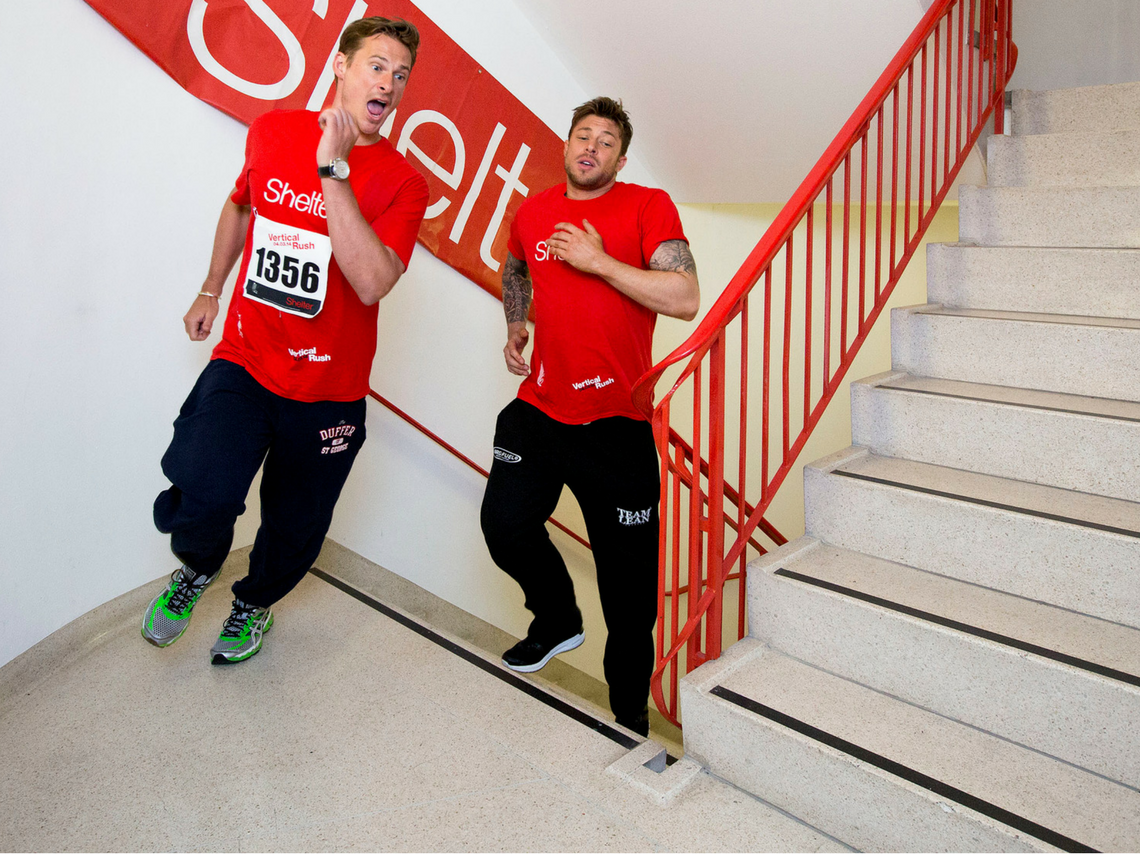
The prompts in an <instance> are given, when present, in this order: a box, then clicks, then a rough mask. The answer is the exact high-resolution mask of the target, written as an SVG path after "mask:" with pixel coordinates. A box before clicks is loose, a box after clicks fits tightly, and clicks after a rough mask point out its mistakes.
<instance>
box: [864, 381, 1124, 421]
mask: <svg viewBox="0 0 1140 854" xmlns="http://www.w3.org/2000/svg"><path fill="white" fill-rule="evenodd" d="M877 388H884V389H887V390H888V391H901V392H905V393H907V394H925V395H929V396H931V397H949V398H953V399H954V400H972V401H976V402H978V403H994V404H997V405H998V406H1015V407H1017V408H1019V409H1035V410H1038V411H1040V412H1059V413H1061V414H1064V415H1086V416H1088V417H1089V418H1104V419H1107V420H1109V421H1126V422H1128V423H1130V424H1140V418H1131V417H1129V416H1127V415H1108V414H1105V413H1102V412H1089V411H1088V410H1085V409H1064V408H1062V407H1060V406H1043V405H1041V404H1039V403H1017V402H1016V401H1012V400H994V399H993V398H989V397H971V396H970V395H968V394H953V393H951V392H948V391H932V390H930V389H925V388H907V387H905V386H897V385H890V384H889V383H881V384H880V385H878V386H877ZM1104 399H1105V400H1108V399H1110V398H1104ZM1121 402H1125V403H1126V402H1127V401H1121Z"/></svg>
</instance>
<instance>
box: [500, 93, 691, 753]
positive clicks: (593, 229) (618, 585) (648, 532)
mask: <svg viewBox="0 0 1140 854" xmlns="http://www.w3.org/2000/svg"><path fill="white" fill-rule="evenodd" d="M632 135H633V128H632V126H631V125H630V121H629V116H628V115H627V114H626V112H625V110H624V109H623V108H622V105H621V102H620V101H614V100H612V99H610V98H595V99H594V100H592V101H588V102H587V103H585V104H583V105H582V106H580V107H579V108H578V109H577V110H575V112H574V117H573V120H572V121H571V125H570V136H569V138H568V139H567V140H566V143H565V145H564V153H565V160H566V183H565V184H561V185H559V186H557V187H553V188H551V189H549V190H547V191H546V192H544V193H540V194H538V195H536V196H534V197H532V198H530V199H528V200H527V201H526V202H524V203H523V205H522V207H521V208H520V209H519V212H518V215H517V216H516V217H515V220H514V222H513V223H512V225H511V236H510V242H509V244H508V248H509V254H508V256H507V259H506V262H505V264H504V266H503V307H504V309H505V312H506V318H507V344H506V346H505V347H504V348H503V353H504V355H505V357H506V362H507V370H509V371H510V372H511V373H513V374H517V375H519V376H521V377H524V378H525V379H524V380H523V382H522V384H521V385H520V387H519V392H518V397H517V398H516V399H515V400H514V401H512V402H511V403H510V404H509V405H508V406H507V407H506V409H504V410H503V411H502V413H500V415H499V420H498V424H497V426H496V429H495V449H494V462H493V464H492V467H491V477H490V480H489V481H488V483H487V492H486V494H485V495H484V497H483V509H482V525H483V535H484V537H485V538H486V540H487V547H488V549H489V550H490V553H491V557H492V558H493V559H494V561H495V563H496V564H498V566H499V567H500V568H502V569H503V570H504V571H505V572H507V573H508V574H509V575H510V576H511V577H512V578H514V579H515V580H516V581H517V582H518V583H519V585H520V586H521V587H522V589H523V593H524V594H525V596H526V607H527V608H528V609H529V610H530V611H531V612H532V613H533V614H534V618H533V620H532V621H531V624H530V629H529V631H528V632H527V636H526V638H525V639H524V640H523V641H521V642H520V643H518V644H516V645H515V646H513V647H512V648H511V649H509V650H507V652H506V653H504V654H503V663H504V664H505V665H506V666H507V667H510V668H511V669H513V670H519V671H522V672H525V673H530V672H533V671H535V670H539V669H540V668H542V667H543V666H545V665H546V663H547V662H548V661H550V659H551V658H552V657H553V656H555V655H557V654H559V653H561V652H566V651H568V650H571V649H574V648H575V647H577V646H579V645H581V643H582V641H583V640H584V638H585V635H584V632H583V625H582V615H581V613H580V612H579V610H578V607H577V604H576V602H575V598H574V587H573V584H572V583H571V580H570V576H569V574H568V573H567V571H566V565H565V563H564V562H563V560H562V557H561V555H560V554H559V553H558V550H557V549H556V548H555V547H554V544H553V543H551V541H550V538H549V536H548V535H547V532H546V527H545V522H546V519H547V517H548V516H549V515H550V514H551V513H552V512H553V511H554V507H555V505H556V504H557V503H558V498H559V495H560V494H561V492H562V488H563V486H568V487H569V488H570V490H571V491H572V492H573V493H574V496H575V497H576V498H577V499H578V503H579V505H580V506H581V508H582V513H583V516H584V518H585V520H586V529H587V531H588V533H589V537H590V542H591V545H592V547H593V553H594V562H595V565H596V568H597V577H598V591H599V594H600V596H601V603H602V612H603V616H604V617H605V621H606V628H607V630H608V632H609V637H608V639H607V641H606V651H605V660H604V664H605V675H606V681H607V682H608V683H609V689H610V708H611V710H612V711H613V713H614V716H615V717H616V718H617V722H618V723H619V724H622V725H623V726H626V727H628V728H630V729H632V730H634V731H635V732H638V733H639V734H641V735H647V734H648V732H649V717H648V709H647V700H648V697H649V677H650V675H651V672H652V669H653V637H652V632H653V625H654V622H655V620H656V615H657V552H658V517H657V504H658V499H659V492H660V472H659V469H658V463H657V452H656V449H655V447H654V444H653V434H652V431H651V429H650V426H649V423H648V422H647V421H646V420H645V418H644V416H643V415H642V414H641V413H640V412H639V411H638V410H637V409H636V408H635V407H634V405H633V401H632V398H631V392H632V388H633V385H634V383H636V382H637V380H638V379H639V378H640V377H641V375H642V374H643V373H645V371H646V370H648V368H649V367H650V364H651V345H652V338H653V326H654V323H655V321H656V319H657V315H658V314H666V315H668V316H670V317H679V318H683V319H685V320H692V319H693V317H695V316H696V313H697V308H698V306H699V303H700V293H699V290H698V286H697V271H696V267H695V265H694V264H693V256H692V255H691V254H690V252H689V244H688V241H687V240H686V239H685V234H684V232H683V231H682V229H681V221H680V218H679V217H678V215H677V209H676V207H675V206H674V205H673V202H672V201H671V200H670V199H669V196H668V195H666V194H665V193H664V192H663V191H661V190H653V189H649V188H646V187H640V186H637V185H636V184H624V183H620V182H618V181H617V174H618V172H619V171H621V169H622V167H623V166H625V162H626V157H625V155H626V151H627V149H628V148H629V141H630V137H631V136H632ZM532 302H533V304H534V311H535V315H534V316H535V322H534V337H535V341H534V350H533V352H532V354H531V359H530V361H529V362H528V361H527V359H526V357H525V356H524V354H523V351H524V349H525V347H526V345H527V342H528V339H529V332H528V330H527V315H528V312H529V310H530V307H531V303H532Z"/></svg>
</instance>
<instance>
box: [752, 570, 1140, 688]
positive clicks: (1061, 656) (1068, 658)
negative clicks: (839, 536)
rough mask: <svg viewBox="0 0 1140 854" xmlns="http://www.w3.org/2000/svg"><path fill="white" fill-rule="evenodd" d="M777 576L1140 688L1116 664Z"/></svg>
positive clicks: (1138, 679)
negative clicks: (1108, 665) (1114, 665)
mask: <svg viewBox="0 0 1140 854" xmlns="http://www.w3.org/2000/svg"><path fill="white" fill-rule="evenodd" d="M773 574H774V575H779V576H782V577H784V578H792V579H795V580H796V581H801V582H803V583H804V584H810V585H812V586H813V587H820V588H822V589H824V590H830V591H831V592H832V593H839V594H840V595H843V596H847V597H849V598H851V599H858V600H859V601H861V602H867V603H869V604H871V605H878V606H879V607H880V608H886V609H887V610H889V611H895V612H897V613H899V614H906V615H907V616H908V617H914V618H916V619H919V620H925V621H926V622H928V623H935V624H937V625H939V626H943V627H945V628H948V629H955V630H957V631H960V632H964V633H965V634H968V635H973V636H974V637H979V638H983V639H984V640H989V641H993V642H994V643H1000V644H1002V645H1003V646H1009V647H1013V648H1014V649H1019V650H1021V651H1022V652H1029V653H1032V654H1033V655H1038V656H1041V657H1042V658H1048V659H1049V660H1050V661H1056V662H1058V663H1060V664H1067V665H1069V666H1070V667H1076V668H1077V669H1079V670H1085V671H1087V672H1089V673H1095V674H1097V675H1098V676H1104V677H1105V678H1108V679H1114V680H1116V681H1117V682H1124V683H1125V684H1128V685H1134V686H1136V687H1140V676H1136V675H1135V674H1132V673H1127V672H1125V671H1123V670H1116V669H1115V668H1112V667H1106V666H1105V665H1103V664H1097V663H1096V662H1095V661H1088V660H1087V659H1084V658H1078V657H1077V656H1075V655H1067V654H1066V653H1063V652H1057V651H1056V650H1053V649H1049V648H1048V647H1044V646H1038V645H1037V644H1033V643H1029V642H1028V641H1023V640H1019V639H1018V638H1015V637H1010V636H1009V635H1003V634H999V633H998V632H993V631H990V630H989V629H983V628H981V627H980V626H972V625H970V624H969V623H963V622H961V621H959V620H952V619H950V618H949V617H943V616H941V615H940V614H934V613H932V612H930V611H923V610H921V609H920V608H913V607H911V606H910V605H903V604H902V603H901V602H894V601H892V600H890V599H884V598H882V597H881V596H872V595H871V594H870V593H864V592H863V591H862V590H855V589H854V588H851V587H844V586H843V585H841V584H835V583H834V582H831V581H825V580H823V579H822V578H814V577H812V576H810V575H804V574H803V573H802V572H796V571H795V570H791V569H785V568H784V567H780V568H779V569H777V570H775V572H774V573H773Z"/></svg>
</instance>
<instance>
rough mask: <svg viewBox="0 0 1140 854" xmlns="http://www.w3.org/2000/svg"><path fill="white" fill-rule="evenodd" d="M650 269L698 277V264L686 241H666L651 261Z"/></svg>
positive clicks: (658, 248)
mask: <svg viewBox="0 0 1140 854" xmlns="http://www.w3.org/2000/svg"><path fill="white" fill-rule="evenodd" d="M649 269H650V270H665V271H667V272H670V273H689V274H692V275H696V273H697V262H696V261H694V260H693V253H692V252H690V251H689V244H688V243H686V242H685V241H684V240H666V241H665V242H664V243H662V244H661V245H660V246H658V247H657V251H656V252H654V253H653V257H652V258H650V259H649Z"/></svg>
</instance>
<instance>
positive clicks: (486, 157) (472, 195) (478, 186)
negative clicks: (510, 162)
mask: <svg viewBox="0 0 1140 854" xmlns="http://www.w3.org/2000/svg"><path fill="white" fill-rule="evenodd" d="M506 132H507V129H506V128H505V127H503V126H502V125H501V124H499V123H498V122H496V123H495V132H494V133H493V134H491V141H490V142H488V143H487V150H486V151H484V152H483V160H482V162H481V163H480V164H479V168H478V169H477V170H476V171H475V180H474V181H472V182H471V189H470V190H468V191H467V198H465V199H464V200H463V206H462V207H460V208H459V214H458V215H457V216H456V217H455V222H454V223H453V224H452V226H451V234H449V235H448V237H450V238H451V242H452V243H458V242H459V238H461V237H462V236H463V229H465V228H466V227H467V218H468V217H469V216H471V209H472V208H473V207H475V201H476V200H477V199H478V198H479V193H480V192H482V190H483V182H484V181H485V180H487V173H488V172H490V171H491V161H492V160H494V159H495V152H496V151H498V150H499V143H500V142H502V141H503V134H505V133H506ZM491 269H497V268H494V267H492V268H491Z"/></svg>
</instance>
